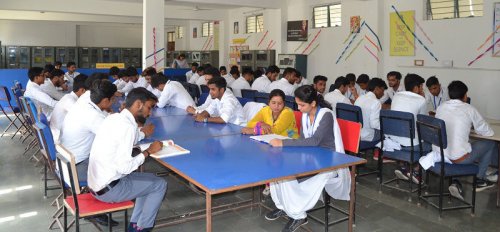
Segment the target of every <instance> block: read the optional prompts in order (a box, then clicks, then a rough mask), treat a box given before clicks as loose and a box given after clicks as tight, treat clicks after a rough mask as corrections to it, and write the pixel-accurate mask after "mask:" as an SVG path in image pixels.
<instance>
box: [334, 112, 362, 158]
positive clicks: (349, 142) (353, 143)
mask: <svg viewBox="0 0 500 232" xmlns="http://www.w3.org/2000/svg"><path fill="white" fill-rule="evenodd" d="M337 122H338V124H339V127H340V133H341V134H342V143H343V144H344V150H345V151H346V152H349V153H352V154H358V152H359V142H360V140H361V137H360V136H361V123H359V122H353V121H348V120H344V119H339V118H337Z"/></svg>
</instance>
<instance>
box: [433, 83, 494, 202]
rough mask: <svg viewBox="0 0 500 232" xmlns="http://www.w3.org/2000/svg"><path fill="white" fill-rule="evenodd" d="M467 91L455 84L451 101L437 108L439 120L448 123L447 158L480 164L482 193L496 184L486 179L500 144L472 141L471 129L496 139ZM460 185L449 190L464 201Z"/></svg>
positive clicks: (452, 87) (478, 189) (479, 185)
mask: <svg viewBox="0 0 500 232" xmlns="http://www.w3.org/2000/svg"><path fill="white" fill-rule="evenodd" d="M467 92H468V88H467V86H466V85H465V84H464V83H463V82H461V81H453V82H451V83H450V85H448V93H449V97H450V100H449V101H446V102H442V103H441V105H440V106H439V107H438V108H437V111H436V118H439V119H442V120H443V121H444V122H445V123H446V135H447V142H448V147H447V148H446V149H444V156H445V157H446V158H448V159H449V160H450V161H451V162H453V163H455V164H473V163H477V164H478V166H479V172H478V173H477V178H478V179H477V188H476V191H478V192H480V191H482V190H484V189H487V188H489V187H492V186H493V184H494V183H492V182H489V181H487V180H486V178H487V176H486V170H487V169H488V165H489V164H490V161H491V160H492V159H493V158H494V157H498V145H497V143H496V142H494V141H491V140H477V141H475V142H472V144H471V143H470V142H469V134H470V132H471V128H474V132H475V133H476V134H479V135H482V136H493V134H494V132H493V130H492V129H491V127H490V126H489V125H488V123H487V122H486V121H485V120H484V118H483V117H482V116H481V114H480V113H479V112H478V111H477V109H476V108H474V106H472V105H470V104H467ZM432 149H433V150H434V151H437V152H439V148H438V147H435V146H433V148H432ZM460 186H461V184H460V182H459V181H458V180H454V181H453V184H452V185H451V186H450V187H449V188H448V189H449V190H450V193H451V194H452V195H453V196H455V197H457V198H460V199H463V198H462V196H461V194H460V192H461V190H460Z"/></svg>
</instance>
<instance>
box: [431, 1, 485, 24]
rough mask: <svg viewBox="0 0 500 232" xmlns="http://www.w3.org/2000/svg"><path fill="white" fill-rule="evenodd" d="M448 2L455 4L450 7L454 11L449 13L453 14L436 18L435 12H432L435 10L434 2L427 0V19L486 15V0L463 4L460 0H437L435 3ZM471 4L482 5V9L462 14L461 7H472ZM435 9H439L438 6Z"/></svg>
mask: <svg viewBox="0 0 500 232" xmlns="http://www.w3.org/2000/svg"><path fill="white" fill-rule="evenodd" d="M446 2H449V3H452V4H453V6H451V7H448V8H449V9H453V12H449V14H452V15H453V16H452V17H445V18H436V19H434V13H433V12H432V10H433V8H432V2H431V0H427V1H426V19H427V20H443V19H464V18H476V17H483V16H484V0H482V2H481V3H478V4H475V3H469V4H466V5H461V4H460V3H461V2H460V0H448V1H446V0H442V1H440V2H435V3H446ZM471 6H480V7H481V9H480V10H479V9H478V10H473V11H470V12H471V15H468V16H460V13H461V11H460V8H461V7H471ZM434 9H438V8H434ZM441 9H447V7H441ZM476 14H479V15H476Z"/></svg>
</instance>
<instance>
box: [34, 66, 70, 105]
mask: <svg viewBox="0 0 500 232" xmlns="http://www.w3.org/2000/svg"><path fill="white" fill-rule="evenodd" d="M63 84H64V71H62V70H60V69H54V70H52V72H51V73H50V74H49V79H46V81H45V83H43V84H42V85H41V86H40V88H41V89H42V91H44V92H45V93H46V94H48V95H49V96H50V97H51V98H53V99H54V100H56V101H59V100H61V98H62V97H63V96H64V95H65V93H63V92H62V91H60V90H58V89H57V88H60V87H61V86H62V85H63Z"/></svg>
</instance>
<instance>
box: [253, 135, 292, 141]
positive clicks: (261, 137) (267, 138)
mask: <svg viewBox="0 0 500 232" xmlns="http://www.w3.org/2000/svg"><path fill="white" fill-rule="evenodd" d="M250 138H251V139H253V140H257V141H259V142H263V143H269V142H271V140H273V139H290V138H289V137H286V136H283V135H277V134H267V135H256V136H250Z"/></svg>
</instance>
